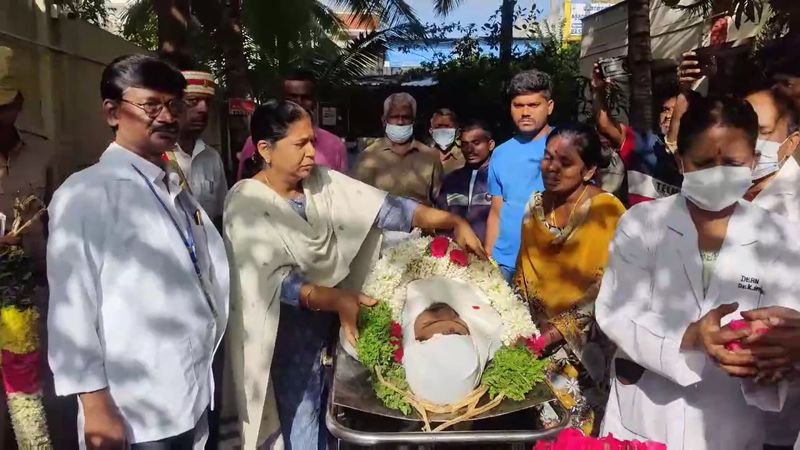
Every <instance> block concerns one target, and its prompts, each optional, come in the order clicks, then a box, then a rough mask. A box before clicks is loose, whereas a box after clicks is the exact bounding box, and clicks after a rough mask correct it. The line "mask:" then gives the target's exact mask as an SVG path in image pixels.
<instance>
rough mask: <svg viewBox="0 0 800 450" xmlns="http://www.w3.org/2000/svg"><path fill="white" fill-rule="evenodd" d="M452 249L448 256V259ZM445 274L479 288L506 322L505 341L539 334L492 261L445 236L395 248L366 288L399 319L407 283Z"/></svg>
mask: <svg viewBox="0 0 800 450" xmlns="http://www.w3.org/2000/svg"><path fill="white" fill-rule="evenodd" d="M448 252H449V258H445V256H447V254H448ZM432 276H442V277H446V278H451V279H459V280H462V281H465V282H467V283H469V284H471V285H472V286H475V287H477V288H478V289H479V290H480V291H481V292H483V294H484V295H485V296H486V299H487V300H489V303H490V304H491V305H492V307H493V308H494V309H495V310H496V311H497V313H498V314H500V318H501V319H502V322H503V324H504V326H505V327H504V330H503V344H505V345H513V344H515V343H516V342H517V340H518V339H519V338H520V337H524V338H528V337H535V336H538V335H539V331H538V330H537V329H536V326H535V325H534V324H533V320H531V314H530V311H529V310H528V306H527V305H526V304H525V303H523V302H521V301H520V300H519V299H518V298H517V296H516V294H515V293H514V290H513V289H511V286H509V285H508V283H506V281H505V280H504V279H503V276H502V275H501V274H500V272H499V271H498V270H497V268H496V267H495V266H493V265H492V263H490V262H489V261H484V260H480V259H478V258H476V257H474V256H472V255H467V254H466V253H464V251H462V250H460V249H459V248H458V247H457V246H456V245H455V244H454V243H453V242H451V241H450V240H449V239H448V238H446V237H444V236H438V237H436V238H433V239H431V238H429V237H423V238H419V239H413V240H410V241H407V242H405V243H403V244H400V245H398V246H396V247H392V248H390V249H389V250H387V251H386V254H385V255H384V256H383V257H382V258H381V259H380V260H378V262H377V263H376V265H375V267H374V269H373V270H372V272H371V273H370V276H369V277H368V278H367V282H366V283H365V285H364V288H363V291H364V293H365V294H366V295H369V296H371V297H372V298H375V299H378V300H381V301H385V302H387V303H388V304H389V306H390V307H391V309H392V314H393V317H395V319H396V321H397V320H399V318H400V316H401V314H402V311H403V306H404V305H405V303H406V289H405V287H406V285H407V284H408V283H409V282H411V281H414V280H419V279H422V278H429V277H432Z"/></svg>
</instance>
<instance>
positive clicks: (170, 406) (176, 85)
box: [47, 55, 229, 450]
mask: <svg viewBox="0 0 800 450" xmlns="http://www.w3.org/2000/svg"><path fill="white" fill-rule="evenodd" d="M185 87H186V81H185V79H184V78H183V77H182V76H181V74H180V72H178V70H177V69H175V68H173V67H172V66H170V65H168V64H167V63H165V62H163V61H162V60H160V59H157V58H154V57H151V56H146V55H133V56H123V57H120V58H118V59H116V60H115V61H113V62H112V63H111V64H109V65H108V66H107V67H106V69H105V70H104V72H103V75H102V79H101V85H100V91H101V95H102V98H103V110H104V113H105V116H106V120H107V122H108V124H109V125H110V126H111V128H112V129H113V130H114V132H115V141H114V142H113V143H112V144H111V145H109V147H108V149H106V151H105V152H104V153H103V155H102V156H101V158H100V161H99V162H98V163H97V164H95V165H93V166H91V167H89V168H87V169H85V170H82V171H80V172H78V173H76V174H74V175H72V176H71V177H70V178H69V179H67V181H66V182H65V183H64V184H63V185H62V186H61V187H60V188H59V189H58V190H57V191H56V193H55V195H54V196H53V200H52V202H51V203H50V208H49V213H50V224H49V226H50V239H49V242H48V246H47V260H48V261H47V262H48V264H47V275H48V281H49V284H50V303H49V315H48V337H49V348H48V357H49V362H50V367H51V369H52V371H53V376H54V381H55V390H56V393H57V394H58V395H62V396H66V395H76V394H77V396H78V399H79V406H80V413H79V420H78V424H79V434H78V436H79V442H80V444H81V448H88V449H122V448H126V446H129V448H131V449H133V450H143V449H146V450H160V449H192V448H194V449H200V448H202V447H203V445H204V443H205V440H206V436H207V434H208V423H207V420H206V416H207V410H208V409H209V407H211V408H213V407H214V405H213V391H214V384H213V378H212V372H211V362H212V359H213V355H214V352H215V351H216V349H217V347H218V345H219V342H220V340H221V338H222V334H223V332H224V330H225V324H226V321H227V317H228V293H229V292H228V284H229V280H228V264H227V258H226V255H225V249H224V245H223V243H222V239H221V237H220V235H219V233H218V232H217V231H216V229H215V228H214V226H213V224H212V223H211V220H210V218H209V216H208V215H207V214H206V213H205V212H204V211H203V209H202V207H201V206H200V205H199V204H198V203H197V201H196V200H195V199H194V198H193V197H192V196H191V195H189V194H188V192H187V191H185V190H183V189H182V188H181V184H180V179H179V177H178V175H177V174H175V173H172V172H170V171H169V170H167V171H165V166H166V165H165V164H164V161H163V160H162V154H163V149H165V148H170V147H172V146H173V145H174V144H175V140H176V139H177V138H178V121H177V118H178V116H180V114H182V113H183V107H184V103H183V90H184V88H185Z"/></svg>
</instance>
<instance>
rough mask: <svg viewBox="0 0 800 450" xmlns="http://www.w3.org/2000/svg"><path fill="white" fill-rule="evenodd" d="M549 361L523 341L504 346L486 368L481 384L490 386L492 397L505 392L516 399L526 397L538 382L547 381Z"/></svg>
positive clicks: (519, 399) (520, 399)
mask: <svg viewBox="0 0 800 450" xmlns="http://www.w3.org/2000/svg"><path fill="white" fill-rule="evenodd" d="M547 364H548V363H547V361H546V360H540V359H537V358H536V356H534V355H533V354H532V353H531V352H530V351H529V350H528V349H527V348H525V347H524V346H522V345H516V346H512V347H503V348H501V349H500V350H498V351H497V353H495V355H494V358H493V359H492V361H491V362H490V363H489V366H488V367H487V368H486V370H485V371H484V372H483V378H481V384H483V385H485V386H487V387H488V388H489V397H491V398H495V397H497V396H498V395H499V394H500V393H503V394H505V396H506V397H508V398H510V399H512V400H516V401H522V400H525V396H526V395H528V392H530V391H531V390H532V389H533V387H534V386H536V384H538V383H541V382H542V381H544V379H545V375H546V369H547Z"/></svg>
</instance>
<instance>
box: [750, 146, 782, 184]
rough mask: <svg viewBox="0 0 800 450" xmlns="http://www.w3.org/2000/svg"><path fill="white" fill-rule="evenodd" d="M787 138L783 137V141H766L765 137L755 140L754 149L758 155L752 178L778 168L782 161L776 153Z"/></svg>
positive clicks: (768, 173) (766, 174) (775, 170)
mask: <svg viewBox="0 0 800 450" xmlns="http://www.w3.org/2000/svg"><path fill="white" fill-rule="evenodd" d="M787 139H789V138H786V139H784V140H783V142H775V141H767V140H765V139H759V140H758V141H756V151H757V152H758V153H759V157H758V164H756V168H755V169H753V176H752V178H753V180H760V179H762V178H764V177H766V176H769V175H772V174H773V173H775V172H777V171H778V170H780V168H781V162H782V161H781V160H780V157H779V156H778V153H779V152H780V150H781V146H783V144H784V143H785V142H786V140H787Z"/></svg>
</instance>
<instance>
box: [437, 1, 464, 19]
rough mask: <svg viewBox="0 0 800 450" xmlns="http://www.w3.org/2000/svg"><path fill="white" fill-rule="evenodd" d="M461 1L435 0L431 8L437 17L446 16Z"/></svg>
mask: <svg viewBox="0 0 800 450" xmlns="http://www.w3.org/2000/svg"><path fill="white" fill-rule="evenodd" d="M461 1H462V0H436V1H435V2H434V4H433V8H434V9H435V10H436V14H438V15H439V16H446V15H448V14H450V13H451V12H452V11H453V10H454V9H456V7H457V6H458V5H460V4H461Z"/></svg>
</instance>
